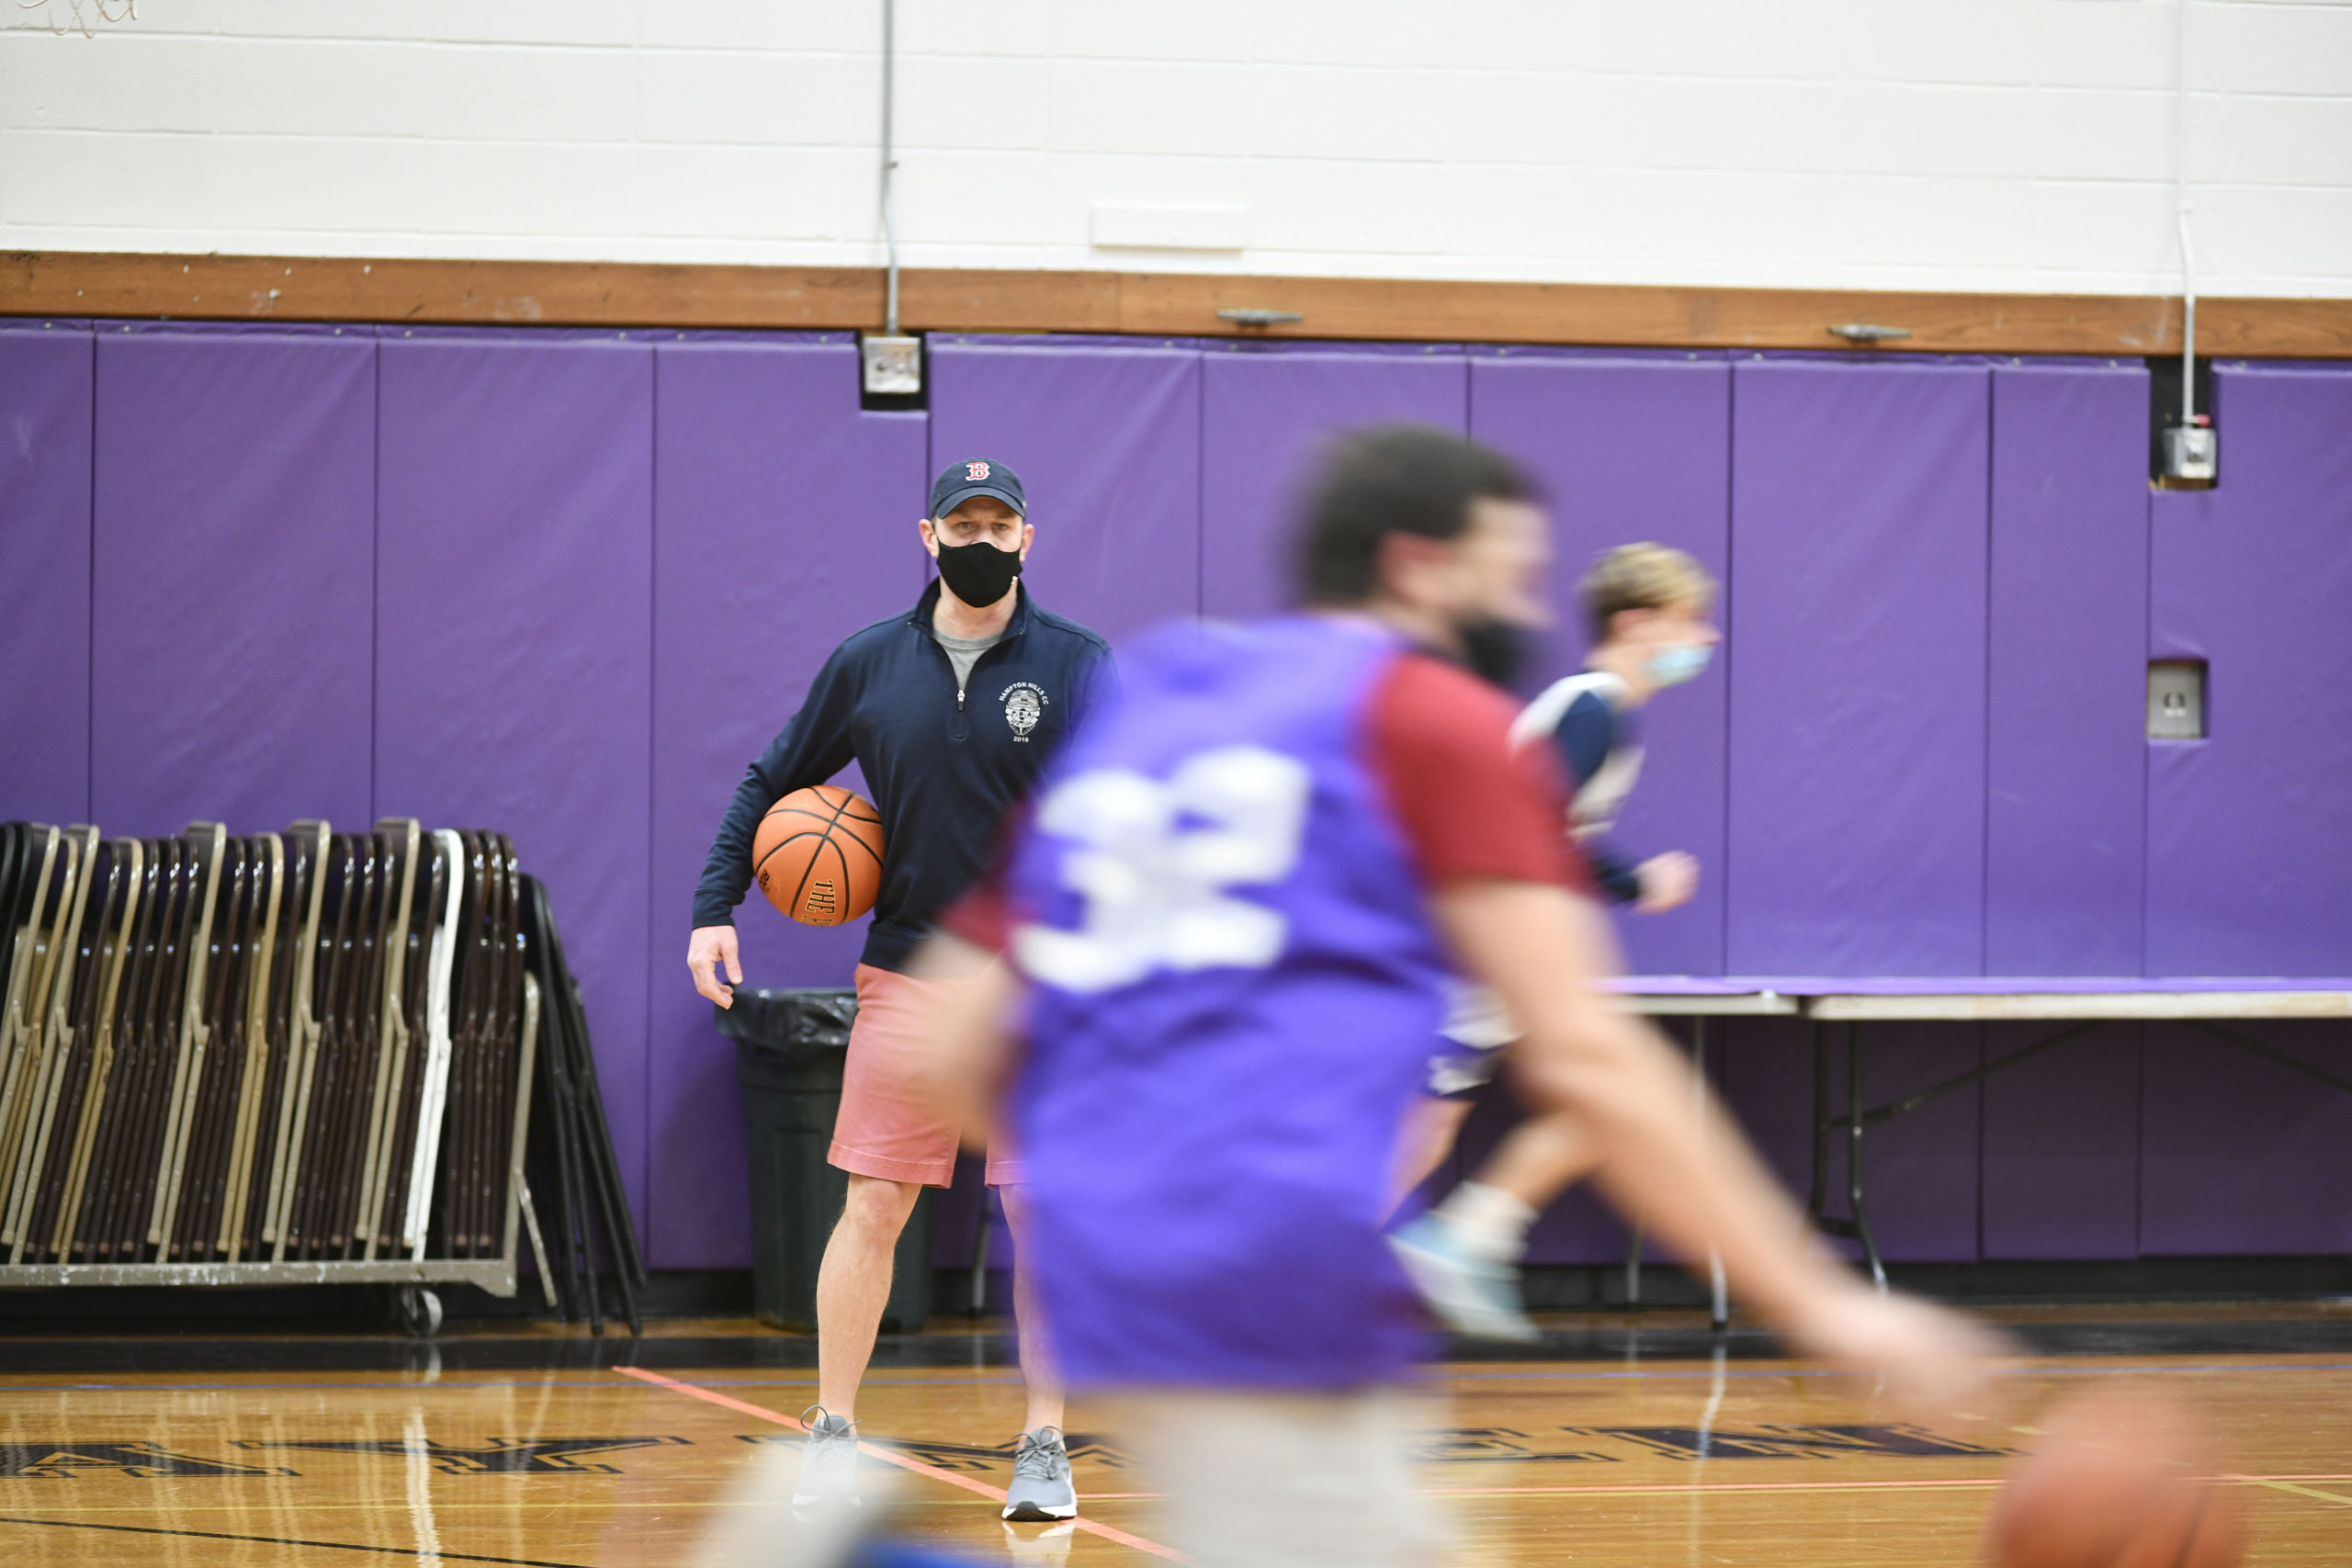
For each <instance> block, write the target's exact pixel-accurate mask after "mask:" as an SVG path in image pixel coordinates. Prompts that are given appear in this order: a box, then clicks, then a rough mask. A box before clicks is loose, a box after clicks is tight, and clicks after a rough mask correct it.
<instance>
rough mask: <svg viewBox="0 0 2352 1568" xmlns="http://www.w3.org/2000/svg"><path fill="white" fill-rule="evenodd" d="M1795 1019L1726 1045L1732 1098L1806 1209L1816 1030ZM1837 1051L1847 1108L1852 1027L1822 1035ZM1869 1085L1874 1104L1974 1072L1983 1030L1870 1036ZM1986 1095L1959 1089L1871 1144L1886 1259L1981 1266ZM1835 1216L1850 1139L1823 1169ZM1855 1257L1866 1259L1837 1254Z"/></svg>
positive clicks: (1838, 1096)
mask: <svg viewBox="0 0 2352 1568" xmlns="http://www.w3.org/2000/svg"><path fill="white" fill-rule="evenodd" d="M1815 1027H1816V1026H1815V1025H1813V1024H1809V1023H1804V1022H1801V1021H1797V1020H1795V1019H1729V1020H1724V1021H1722V1024H1721V1025H1720V1028H1721V1032H1720V1033H1718V1034H1717V1035H1716V1036H1715V1038H1716V1039H1717V1040H1719V1041H1722V1042H1723V1044H1722V1047H1721V1053H1720V1055H1721V1059H1722V1061H1723V1064H1724V1066H1723V1072H1724V1100H1725V1102H1726V1104H1727V1105H1728V1106H1729V1108H1730V1110H1731V1111H1732V1113H1733V1114H1734V1115H1735V1116H1736V1117H1737V1118H1738V1119H1739V1122H1740V1124H1741V1125H1742V1126H1743V1127H1745V1128H1746V1129H1747V1134H1748V1136H1749V1137H1751V1138H1753V1139H1754V1140H1755V1142H1756V1145H1757V1148H1758V1152H1759V1153H1761V1154H1762V1155H1763V1156H1764V1157H1765V1160H1766V1162H1767V1163H1768V1164H1769V1165H1770V1167H1771V1168H1772V1169H1773V1170H1774V1171H1775V1172H1776V1173H1778V1175H1779V1176H1780V1178H1781V1182H1782V1183H1783V1185H1785V1186H1786V1187H1787V1189H1788V1190H1790V1191H1791V1192H1792V1193H1793V1194H1795V1196H1796V1197H1797V1199H1798V1200H1799V1201H1803V1200H1804V1197H1805V1194H1806V1192H1807V1190H1809V1187H1810V1184H1811V1181H1812V1174H1813V1031H1814V1029H1815ZM1819 1027H1822V1028H1824V1029H1826V1032H1827V1037H1828V1043H1829V1075H1828V1077H1829V1097H1830V1104H1831V1107H1832V1109H1833V1110H1834V1111H1844V1110H1845V1107H1846V1028H1847V1026H1846V1025H1844V1024H1826V1025H1821V1026H1819ZM1863 1027H1864V1028H1865V1029H1866V1030H1867V1031H1868V1034H1867V1036H1866V1037H1865V1042H1864V1043H1865V1051H1866V1055H1865V1057H1864V1062H1863V1078H1862V1084H1863V1089H1864V1090H1865V1093H1866V1097H1867V1100H1868V1103H1869V1104H1871V1105H1883V1104H1885V1103H1886V1102H1887V1101H1889V1100H1898V1099H1900V1098H1902V1097H1903V1096H1904V1095H1906V1094H1911V1093H1914V1092H1916V1091H1917V1090H1919V1089H1925V1088H1927V1087H1928V1086H1929V1085H1930V1084H1934V1083H1939V1082H1940V1081H1942V1080H1943V1079H1945V1078H1948V1077H1952V1076H1953V1075H1954V1074H1957V1073H1962V1072H1966V1071H1967V1070H1968V1069H1970V1068H1971V1067H1973V1066H1976V1065H1977V1063H1978V1061H1979V1059H1980V1057H1979V1052H1980V1049H1981V1034H1982V1031H1981V1030H1980V1029H1979V1027H1978V1026H1976V1025H1973V1024H1913V1023H1873V1024H1866V1025H1864V1026H1863ZM1979 1089H1980V1086H1979V1085H1974V1084H1972V1085H1970V1086H1969V1087H1967V1088H1965V1089H1955V1090H1953V1091H1952V1092H1951V1093H1950V1094H1948V1095H1945V1096H1944V1097H1943V1098H1942V1099H1940V1100H1931V1101H1929V1102H1928V1104H1927V1105H1925V1106H1923V1107H1921V1108H1920V1109H1919V1110H1917V1111H1912V1112H1911V1113H1910V1114H1908V1115H1906V1116H1905V1117H1903V1118H1902V1119H1900V1120H1899V1121H1897V1122H1892V1123H1889V1124H1888V1125H1887V1126H1886V1127H1884V1128H1883V1129H1877V1130H1873V1131H1872V1132H1871V1133H1870V1134H1868V1136H1867V1142H1866V1143H1865V1145H1864V1148H1863V1153H1862V1161H1863V1164H1862V1174H1863V1178H1864V1184H1865V1190H1866V1193H1867V1196H1868V1199H1869V1202H1870V1212H1871V1228H1872V1230H1873V1232H1874V1233H1875V1234H1876V1235H1877V1237H1878V1244H1879V1251H1880V1255H1881V1256H1882V1257H1883V1258H1887V1259H1888V1260H1890V1261H1893V1262H1902V1263H1954V1262H1967V1261H1970V1260H1973V1258H1975V1257H1976V1255H1977V1240H1976V1180H1977V1158H1976V1140H1977V1129H1978V1125H1979V1118H1980V1114H1981V1111H1980V1104H1979V1099H1978V1095H1979ZM1826 1169H1827V1173H1828V1182H1829V1202H1828V1205H1827V1208H1828V1212H1829V1213H1832V1214H1843V1213H1846V1152H1845V1147H1844V1140H1843V1139H1838V1140H1833V1142H1832V1145H1831V1148H1830V1154H1829V1158H1828V1161H1827V1165H1826ZM1835 1245H1836V1246H1837V1247H1839V1248H1840V1250H1841V1251H1842V1252H1843V1254H1844V1256H1846V1257H1848V1258H1860V1256H1861V1249H1860V1247H1856V1246H1853V1245H1852V1244H1850V1243H1846V1242H1839V1243H1836V1244H1835Z"/></svg>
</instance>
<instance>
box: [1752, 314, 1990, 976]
mask: <svg viewBox="0 0 2352 1568" xmlns="http://www.w3.org/2000/svg"><path fill="white" fill-rule="evenodd" d="M1734 376H1735V389H1734V396H1735V400H1736V404H1735V406H1736V415H1735V418H1734V423H1733V439H1732V592H1731V614H1730V622H1729V626H1728V631H1729V634H1730V640H1731V642H1732V644H1733V645H1734V647H1735V648H1736V649H1737V653H1736V657H1735V658H1734V660H1733V662H1732V667H1731V757H1730V762H1731V765H1730V786H1729V787H1730V801H1731V809H1730V829H1729V854H1728V857H1727V858H1728V861H1729V865H1728V868H1727V874H1728V880H1729V886H1728V888H1727V889H1726V893H1727V897H1728V898H1729V918H1728V921H1727V926H1728V932H1727V940H1726V951H1725V962H1726V964H1727V965H1728V967H1729V969H1730V970H1731V972H1733V973H1735V974H1750V975H1770V974H1789V973H1793V972H1795V971H1796V970H1798V969H1800V968H1804V967H1808V966H1811V967H1822V968H1826V969H1827V970H1828V971H1829V972H1830V973H1833V974H1848V975H1974V974H1981V973H1983V967H1982V966H1983V964H1984V958H1985V931H1984V910H1985V804H1984V803H1985V502H1986V496H1985V470H1986V468H1987V466H1988V464H1987V450H1986V448H1987V443H1988V441H1989V438H1990V433H1989V429H1988V425H1989V419H1988V405H1989V402H1990V398H1989V396H1988V392H1989V378H1990V377H1989V371H1988V370H1987V368H1986V367H1985V366H1983V365H1948V364H1940V363H1932V362H1924V361H1890V362H1886V363H1881V364H1870V365H1860V364H1851V363H1838V362H1823V361H1771V360H1760V359H1758V360H1746V361H1742V362H1740V363H1739V364H1738V365H1737V366H1736V367H1735V371H1734Z"/></svg>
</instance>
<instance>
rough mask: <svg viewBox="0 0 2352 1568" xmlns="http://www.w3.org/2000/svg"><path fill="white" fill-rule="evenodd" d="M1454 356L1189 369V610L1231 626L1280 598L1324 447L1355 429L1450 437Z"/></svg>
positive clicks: (1459, 413) (1274, 357)
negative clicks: (1297, 524)
mask: <svg viewBox="0 0 2352 1568" xmlns="http://www.w3.org/2000/svg"><path fill="white" fill-rule="evenodd" d="M1468 374H1469V371H1468V366H1467V364H1466V362H1465V361H1464V359H1463V357H1462V355H1460V354H1431V355H1406V354H1374V353H1366V354H1311V353H1295V352H1283V351H1280V350H1271V351H1267V352H1258V353H1241V354H1209V355H1203V357H1202V367H1201V376H1202V381H1201V608H1202V613H1203V614H1204V615H1218V616H1223V617H1226V618H1228V619H1233V620H1241V619H1246V618H1248V617H1250V616H1253V615H1272V614H1274V613H1276V612H1277V611H1280V610H1282V609H1283V608H1285V607H1286V606H1287V605H1288V604H1290V602H1291V600H1290V590H1291V563H1290V561H1289V559H1288V558H1287V555H1286V547H1287V546H1288V544H1289V541H1290V537H1291V524H1292V522H1293V519H1294V517H1295V512H1296V505H1297V502H1298V498H1299V495H1300V492H1301V490H1302V487H1303V486H1304V485H1305V484H1306V482H1308V481H1309V480H1310V479H1311V477H1312V470H1313V468H1314V466H1315V463H1316V461H1317V458H1318V457H1319V456H1320V454H1321V451H1322V449H1323V447H1324V446H1325V445H1326V444H1327V443H1328V442H1329V440H1330V439H1331V437H1333V436H1334V435H1337V434H1340V432H1342V431H1346V430H1351V429H1354V428H1356V427H1358V426H1360V425H1366V424H1379V423H1391V422H1394V421H1397V420H1411V421H1415V422H1417V423H1423V424H1436V425H1442V426H1443V427H1444V428H1446V429H1448V430H1453V431H1460V430H1462V429H1463V428H1464V423H1465V421H1466V419H1467V417H1468V398H1469V384H1468Z"/></svg>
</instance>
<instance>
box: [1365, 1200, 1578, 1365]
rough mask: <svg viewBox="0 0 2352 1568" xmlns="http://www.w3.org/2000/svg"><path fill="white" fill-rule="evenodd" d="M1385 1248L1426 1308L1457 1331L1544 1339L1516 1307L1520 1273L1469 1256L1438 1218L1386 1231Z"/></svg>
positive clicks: (1523, 1341) (1481, 1336)
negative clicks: (1426, 1304) (1400, 1265)
mask: <svg viewBox="0 0 2352 1568" xmlns="http://www.w3.org/2000/svg"><path fill="white" fill-rule="evenodd" d="M1388 1247H1389V1250H1391V1251H1393V1252H1394V1253H1396V1254H1397V1262H1399V1263H1402V1264H1403V1265H1404V1266H1405V1272H1406V1274H1407V1275H1408V1276H1409V1277H1410V1278H1411V1279H1412V1281H1413V1288H1414V1289H1415V1290H1417V1291H1419V1292H1421V1299H1422V1300H1423V1301H1425V1302H1427V1303H1429V1305H1430V1311H1431V1312H1434V1313H1435V1314H1437V1315H1438V1316H1439V1318H1440V1319H1442V1321H1443V1322H1444V1324H1445V1325H1446V1326H1447V1327H1448V1328H1451V1329H1453V1331H1454V1332H1455V1333H1457V1334H1465V1335H1468V1336H1469V1337H1472V1338H1474V1339H1500V1340H1505V1341H1508V1342H1510V1343H1513V1344H1520V1345H1527V1344H1532V1343H1533V1342H1535V1341H1536V1340H1538V1339H1541V1338H1542V1337H1543V1334H1542V1333H1541V1332H1540V1331H1539V1330H1538V1329H1537V1328H1536V1326H1535V1324H1534V1321H1533V1320H1532V1319H1531V1318H1530V1317H1529V1316H1528V1315H1527V1309H1526V1308H1525V1307H1523V1306H1521V1304H1520V1297H1519V1270H1518V1269H1513V1268H1511V1267H1510V1265H1509V1264H1504V1263H1496V1262H1492V1261H1490V1260H1488V1259H1487V1258H1478V1257H1476V1256H1474V1255H1472V1254H1471V1253H1470V1252H1469V1251H1467V1250H1466V1249H1464V1247H1463V1246H1462V1245H1461V1243H1460V1242H1459V1241H1457V1240H1456V1239H1455V1238H1454V1235H1453V1232H1452V1230H1450V1229H1449V1228H1448V1227H1447V1225H1446V1224H1445V1222H1444V1221H1443V1220H1442V1219H1441V1218H1439V1217H1438V1216H1437V1215H1435V1214H1423V1215H1421V1216H1420V1217H1419V1218H1418V1219H1415V1220H1413V1221H1411V1222H1410V1223H1408V1224H1404V1225H1400V1226H1399V1227H1397V1229H1396V1230H1395V1231H1392V1232H1391V1233H1389V1236H1388Z"/></svg>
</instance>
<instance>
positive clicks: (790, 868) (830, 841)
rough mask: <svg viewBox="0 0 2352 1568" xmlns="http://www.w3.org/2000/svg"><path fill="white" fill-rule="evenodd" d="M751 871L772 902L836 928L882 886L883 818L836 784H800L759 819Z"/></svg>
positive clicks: (805, 920) (869, 904) (867, 905)
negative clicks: (804, 787)
mask: <svg viewBox="0 0 2352 1568" xmlns="http://www.w3.org/2000/svg"><path fill="white" fill-rule="evenodd" d="M752 875H753V876H755V877H757V878H758V879H759V884H760V891H761V892H763V893H764V894H766V895H767V896H768V902H769V903H771V904H774V905H775V907H776V908H779V909H781V910H783V911H784V912H785V913H786V914H787V915H790V916H791V917H792V918H793V919H796V920H798V921H799V922H800V923H801V924H802V925H806V926H837V925H840V924H841V923H842V921H843V920H854V919H857V918H858V916H860V915H862V914H864V913H865V911H866V910H868V909H871V908H874V895H875V893H876V891H877V890H878V889H879V888H880V887H881V886H882V816H881V813H879V812H877V811H876V810H875V809H874V803H873V802H872V801H870V800H867V799H866V798H865V796H863V795H853V794H851V793H850V792H849V791H848V790H845V789H843V788H842V787H841V785H839V784H814V785H811V786H810V787H809V788H807V789H796V790H794V791H793V792H792V793H791V794H790V795H786V796H785V797H784V798H783V799H782V800H779V801H777V802H776V803H775V805H774V806H771V807H768V814H767V815H766V816H765V817H763V818H760V830H759V832H758V833H757V834H755V835H753V837H752Z"/></svg>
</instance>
